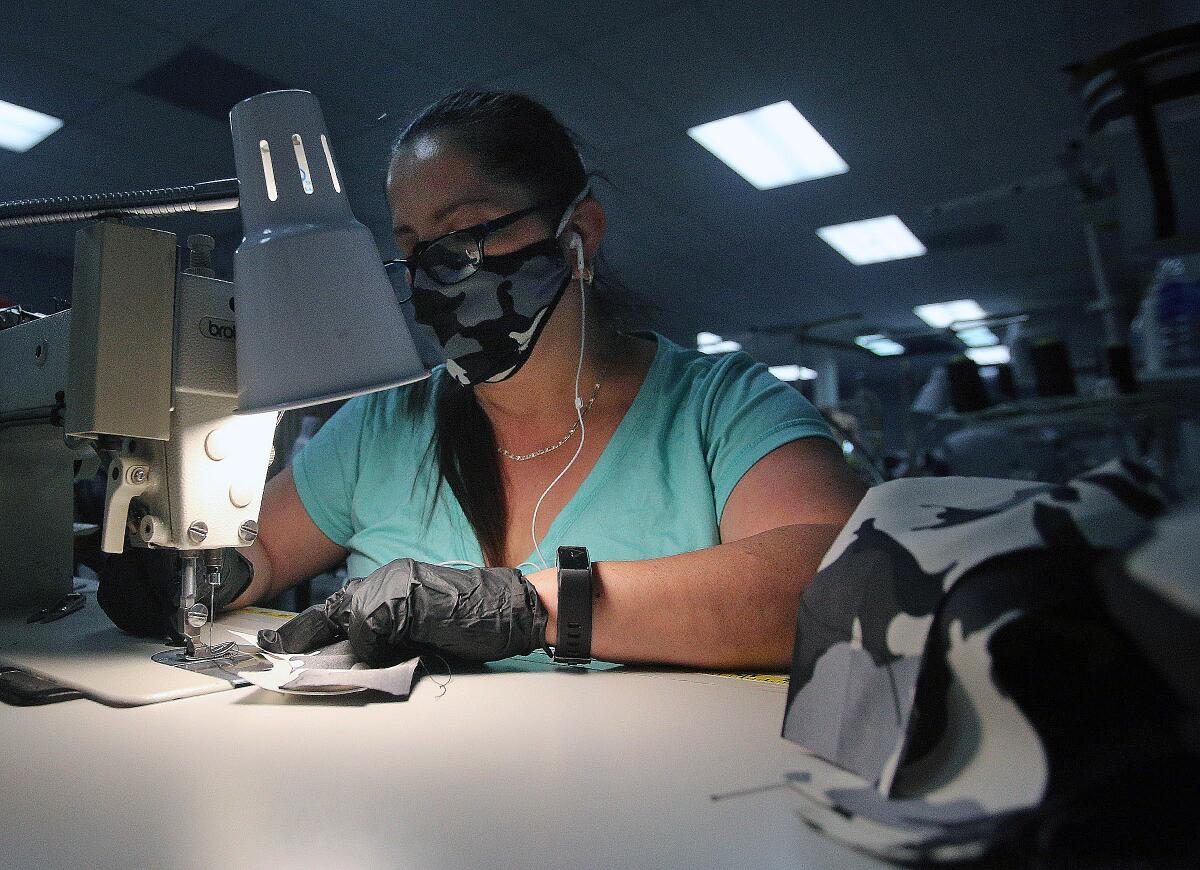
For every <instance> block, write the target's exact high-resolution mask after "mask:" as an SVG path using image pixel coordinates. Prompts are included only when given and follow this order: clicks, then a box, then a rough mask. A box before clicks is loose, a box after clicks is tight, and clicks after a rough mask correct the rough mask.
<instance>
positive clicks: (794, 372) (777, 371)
mask: <svg viewBox="0 0 1200 870" xmlns="http://www.w3.org/2000/svg"><path fill="white" fill-rule="evenodd" d="M768 368H769V370H770V372H771V374H773V375H774V376H775V377H777V378H779V380H781V381H815V380H816V379H817V373H816V372H815V371H813V370H812V369H810V368H807V367H805V366H797V365H789V366H768Z"/></svg>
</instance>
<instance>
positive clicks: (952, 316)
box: [913, 299, 987, 329]
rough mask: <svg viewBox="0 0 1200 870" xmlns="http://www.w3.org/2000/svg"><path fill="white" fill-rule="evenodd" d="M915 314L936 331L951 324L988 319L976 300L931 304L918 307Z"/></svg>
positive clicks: (914, 310) (956, 300) (957, 300)
mask: <svg viewBox="0 0 1200 870" xmlns="http://www.w3.org/2000/svg"><path fill="white" fill-rule="evenodd" d="M913 314H915V315H917V317H919V318H921V319H922V320H924V321H925V322H926V323H928V324H929V325H930V326H932V327H933V328H934V329H945V328H946V327H947V326H949V325H950V324H951V323H959V322H960V321H964V320H982V319H983V318H985V317H987V314H985V313H984V310H983V309H982V308H980V307H979V303H978V302H976V301H975V300H974V299H955V300H954V301H953V302H931V303H930V304H929V305H918V306H917V307H916V308H914V309H913Z"/></svg>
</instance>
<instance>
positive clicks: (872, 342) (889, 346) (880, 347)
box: [854, 335, 904, 356]
mask: <svg viewBox="0 0 1200 870" xmlns="http://www.w3.org/2000/svg"><path fill="white" fill-rule="evenodd" d="M854 343H855V344H857V345H858V346H859V347H865V348H866V349H867V350H869V351H870V352H871V353H873V354H875V356H899V355H900V354H902V353H904V345H902V344H900V343H899V342H897V341H892V340H891V339H890V338H888V337H887V336H886V335H860V336H859V337H858V338H856V339H854Z"/></svg>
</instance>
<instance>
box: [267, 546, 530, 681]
mask: <svg viewBox="0 0 1200 870" xmlns="http://www.w3.org/2000/svg"><path fill="white" fill-rule="evenodd" d="M342 638H349V640H350V645H351V647H352V648H353V650H354V652H355V654H356V655H357V656H358V657H359V658H360V659H361V660H362V661H364V662H366V663H367V664H370V665H375V666H378V665H383V664H390V663H394V662H397V661H402V660H404V659H407V658H412V657H413V656H417V655H421V654H422V653H427V652H436V653H440V654H441V655H444V656H448V657H452V658H456V659H461V660H464V661H473V662H488V661H495V660H497V659H505V658H508V657H509V656H514V655H524V654H526V653H530V652H532V651H533V650H535V649H538V648H540V647H543V646H545V643H546V609H545V608H544V607H543V606H542V603H541V601H540V600H539V599H538V595H537V590H535V589H534V588H533V584H531V583H530V582H529V581H528V580H527V579H526V578H525V575H524V574H522V573H521V572H520V571H517V570H516V569H514V568H471V569H469V570H466V571H461V570H459V569H457V568H443V567H441V566H438V565H430V564H428V563H425V562H416V561H414V560H412V559H397V560H396V561H395V562H389V563H388V564H386V565H384V566H383V567H382V568H379V569H378V570H377V571H375V572H373V573H372V574H370V575H368V576H367V577H362V578H356V579H353V580H350V581H348V582H347V583H346V585H345V586H343V587H342V588H341V589H339V590H338V591H337V592H335V593H334V594H333V595H331V596H329V598H328V599H327V600H326V601H325V603H324V604H318V605H314V606H313V607H310V608H309V609H308V610H306V611H304V612H303V613H301V614H300V615H298V616H296V617H294V618H293V619H291V620H289V621H288V622H286V623H284V624H283V625H282V626H280V627H279V629H278V630H274V631H271V630H265V631H260V632H259V633H258V644H259V646H260V647H262V648H263V649H265V650H268V651H270V652H277V653H303V652H308V651H310V650H313V649H317V648H318V647H322V646H325V645H327V644H329V643H332V642H333V641H335V640H339V639H342Z"/></svg>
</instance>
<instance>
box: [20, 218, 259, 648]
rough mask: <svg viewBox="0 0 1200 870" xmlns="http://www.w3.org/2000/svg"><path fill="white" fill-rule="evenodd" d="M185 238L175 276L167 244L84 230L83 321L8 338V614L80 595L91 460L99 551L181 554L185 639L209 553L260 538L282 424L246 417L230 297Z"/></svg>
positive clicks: (199, 241)
mask: <svg viewBox="0 0 1200 870" xmlns="http://www.w3.org/2000/svg"><path fill="white" fill-rule="evenodd" d="M189 242H190V245H189V247H190V248H191V250H189V252H188V253H187V258H188V259H187V262H185V263H184V264H183V266H184V268H182V269H178V268H177V255H176V250H177V249H176V239H175V236H174V235H173V234H171V233H165V232H161V231H157V230H151V229H144V228H138V227H131V226H127V225H124V224H120V223H117V222H113V221H104V222H98V223H94V224H91V225H89V226H86V227H84V228H83V229H81V230H80V231H79V234H78V236H77V242H76V257H75V278H74V286H73V292H72V307H71V310H70V311H65V312H61V313H59V314H55V315H52V316H50V317H45V318H36V319H30V320H29V321H28V322H25V323H21V324H18V325H14V326H12V327H11V328H10V329H6V330H3V331H0V360H3V361H4V362H5V366H4V369H3V370H4V372H5V378H4V379H3V381H0V414H7V415H8V417H9V418H10V420H9V422H10V425H8V426H5V427H4V428H3V429H0V489H3V491H4V492H5V494H6V498H5V499H4V501H5V509H4V510H5V516H4V522H3V525H2V526H0V535H2V536H3V541H4V543H5V547H4V549H5V552H7V553H10V554H15V555H16V558H15V559H14V560H5V563H4V567H3V568H0V571H2V572H3V575H4V576H3V582H0V604H7V605H8V606H10V607H24V606H29V605H44V604H46V603H48V602H49V601H50V600H54V599H55V598H57V597H59V596H61V595H62V594H63V593H64V592H67V591H70V586H69V583H70V578H71V573H72V572H71V567H72V559H71V555H72V554H71V544H72V540H71V529H72V520H73V516H72V511H73V499H72V488H71V483H72V478H73V476H74V475H73V474H72V473H71V472H72V470H73V463H74V462H75V461H76V460H79V461H80V466H79V468H80V470H82V471H84V472H85V473H89V474H90V473H91V471H92V469H94V468H95V463H94V462H93V463H91V464H90V465H88V464H85V463H83V462H82V460H83V459H84V458H85V457H86V456H87V454H88V453H94V455H95V457H96V458H97V459H98V460H99V462H100V466H101V468H103V469H104V473H105V481H106V491H105V499H104V517H103V522H102V525H101V529H100V537H101V541H100V546H101V549H102V550H103V551H105V552H108V553H120V552H122V550H123V549H124V548H125V547H126V545H127V543H128V544H131V545H133V546H138V547H158V548H169V549H173V550H178V551H180V552H181V554H182V555H183V556H184V558H183V560H182V566H183V567H182V572H183V577H182V578H181V579H182V583H181V600H180V608H181V611H182V612H181V614H180V620H179V621H180V623H181V624H182V625H183V626H184V627H185V634H187V635H189V638H190V634H191V632H190V631H189V629H196V628H198V625H197V623H199V625H202V624H203V621H202V620H200V619H199V616H200V615H201V614H200V610H199V608H197V609H196V610H192V608H193V607H194V606H195V605H196V604H197V602H196V601H195V580H196V577H197V575H198V573H199V571H201V570H208V571H210V572H211V571H212V570H213V569H214V567H215V565H216V564H217V560H216V559H215V558H210V559H208V560H207V562H208V564H207V565H205V564H203V563H204V562H205V558H204V557H205V554H206V553H209V554H214V555H215V554H217V553H218V552H219V550H220V549H221V548H224V547H244V546H247V545H249V544H251V543H252V542H253V541H254V539H255V537H256V536H257V534H258V525H257V521H258V508H259V503H260V500H261V497H262V490H263V484H264V481H265V477H266V472H267V466H268V464H269V462H270V458H271V442H272V436H273V433H274V429H275V423H276V420H277V418H278V414H277V413H275V412H266V413H260V414H245V415H238V414H235V411H236V410H237V403H238V389H237V376H236V375H237V372H236V362H235V335H236V332H235V327H234V321H233V311H232V298H233V294H232V285H231V284H230V283H229V282H227V281H221V280H218V279H217V278H215V277H213V273H212V270H211V269H210V268H208V262H207V257H206V254H207V253H208V252H209V251H211V248H212V240H211V239H208V238H207V237H194V238H193V239H191V240H189ZM18 414H23V415H24V416H25V417H26V418H27V419H24V420H22V421H20V423H21V425H15V424H16V423H17V422H18V421H17V420H16V419H15V418H16V415H18ZM39 414H41V415H42V416H41V417H40V418H39V417H38V415H39ZM64 436H65V440H66V444H64ZM89 448H90V449H89ZM31 468H32V469H34V470H35V473H34V474H33V480H31V479H30V477H29V471H30V469H31ZM34 542H39V543H40V544H41V546H36V545H35V543H34ZM189 587H190V588H189ZM189 611H190V613H189ZM205 615H206V614H205ZM189 616H190V618H189Z"/></svg>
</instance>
